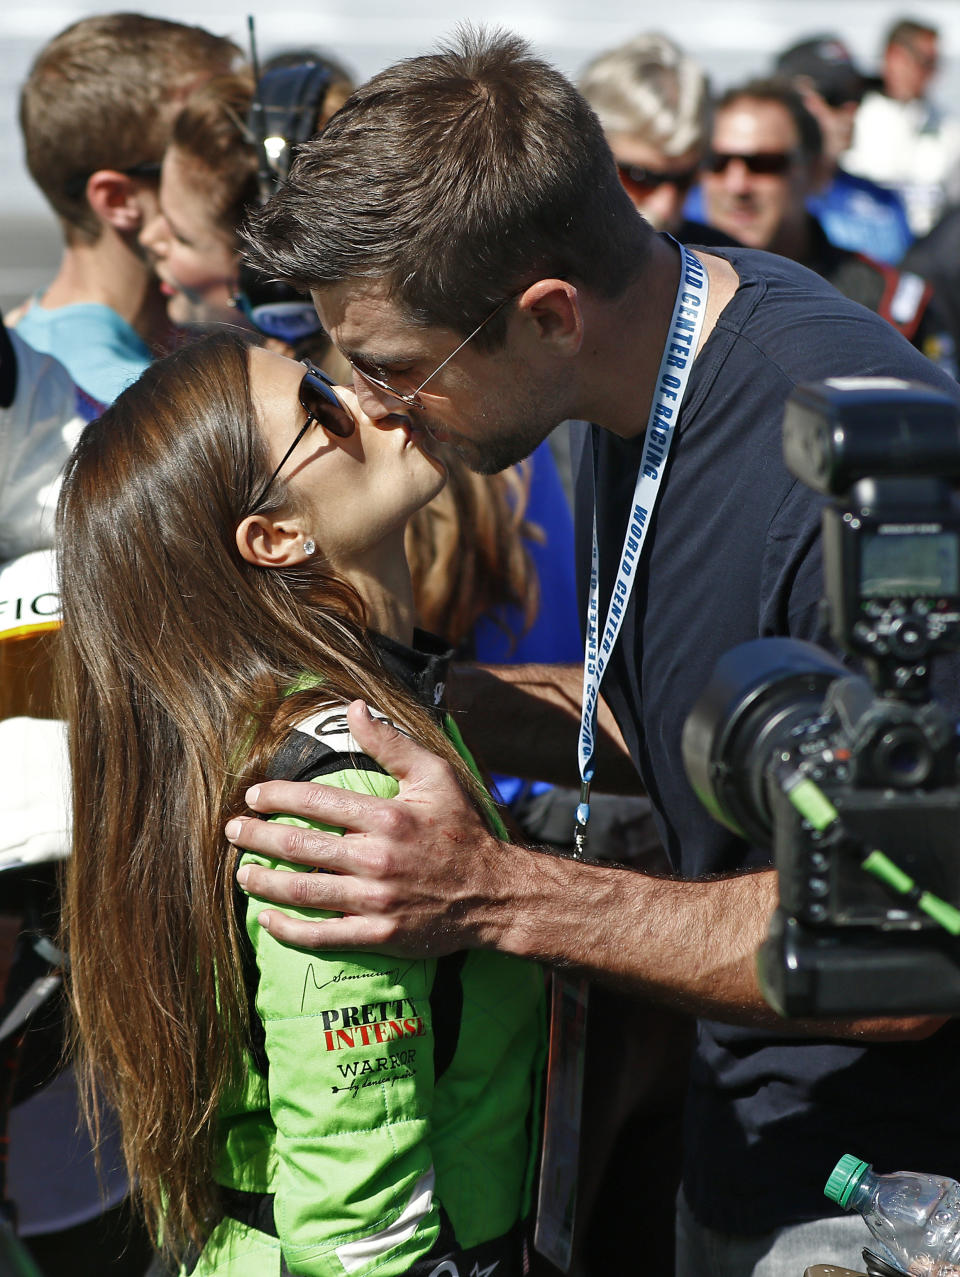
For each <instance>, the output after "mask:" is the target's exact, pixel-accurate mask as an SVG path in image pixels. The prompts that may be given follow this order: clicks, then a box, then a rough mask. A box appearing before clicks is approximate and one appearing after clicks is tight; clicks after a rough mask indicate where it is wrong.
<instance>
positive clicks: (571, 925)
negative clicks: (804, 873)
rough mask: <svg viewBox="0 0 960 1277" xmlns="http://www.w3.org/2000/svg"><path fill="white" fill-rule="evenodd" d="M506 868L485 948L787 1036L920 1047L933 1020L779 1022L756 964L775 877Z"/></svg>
mask: <svg viewBox="0 0 960 1277" xmlns="http://www.w3.org/2000/svg"><path fill="white" fill-rule="evenodd" d="M518 856H522V857H523V858H522V860H521V859H519V858H518V859H517V860H516V861H514V862H513V863H512V864H511V863H510V856H509V853H506V852H505V854H504V859H503V864H504V867H506V868H507V873H506V875H505V876H504V877H503V878H502V879H501V890H502V891H503V893H504V894H503V897H502V898H501V899H500V900H499V901H498V902H497V905H496V907H495V909H494V910H493V911H492V914H491V918H490V926H489V929H488V930H484V931H482V932H481V936H482V941H481V942H482V943H484V944H488V943H489V944H491V945H492V946H494V947H496V948H499V949H505V950H507V951H509V952H512V953H515V954H518V955H520V956H523V957H527V958H533V959H536V960H538V961H541V962H545V963H547V964H549V965H551V966H554V967H558V968H560V969H570V970H572V971H576V972H578V973H580V974H583V975H585V976H587V977H588V978H590V979H594V980H598V981H600V982H602V983H605V984H614V985H616V986H618V987H620V988H623V989H624V990H625V991H628V992H631V993H635V994H639V995H642V996H645V997H649V998H651V999H653V1000H655V1001H657V1002H661V1003H665V1004H668V1005H671V1006H674V1007H677V1008H680V1009H682V1010H685V1011H688V1012H690V1013H692V1014H694V1015H697V1016H700V1017H703V1018H706V1019H715V1020H720V1021H724V1022H727V1023H733V1024H747V1025H757V1026H760V1027H766V1028H771V1029H775V1030H776V1031H778V1032H781V1033H785V1034H793V1033H796V1034H798V1035H810V1034H817V1035H820V1034H823V1035H827V1036H836V1037H851V1038H863V1039H870V1040H884V1039H888V1038H889V1039H902V1038H904V1037H915V1036H916V1037H920V1036H925V1035H926V1034H927V1033H930V1032H932V1031H934V1030H935V1029H936V1028H937V1027H938V1026H939V1024H940V1023H941V1022H942V1021H941V1020H940V1019H939V1018H932V1017H923V1018H920V1017H916V1018H905V1017H904V1018H900V1019H896V1020H893V1019H889V1020H888V1019H874V1020H866V1019H864V1020H835V1021H822V1020H821V1021H812V1020H811V1021H800V1020H792V1021H791V1020H784V1019H782V1018H781V1017H780V1016H778V1015H777V1013H776V1012H775V1011H774V1010H773V1009H772V1008H771V1007H770V1006H769V1005H768V1004H767V1003H766V1002H765V1001H764V998H763V995H762V993H761V991H760V985H759V981H758V978H757V966H756V954H757V950H758V949H759V947H760V944H761V942H762V941H763V939H764V937H765V936H766V933H767V928H768V925H769V921H770V918H771V915H772V913H773V910H774V908H775V907H776V903H777V879H776V874H775V873H774V872H773V870H763V871H760V872H754V873H744V874H740V875H737V876H736V877H730V878H717V879H711V880H709V881H703V882H684V881H678V880H674V879H669V878H656V877H651V876H648V875H646V874H642V873H635V872H632V871H629V870H623V869H613V868H608V867H607V866H602V865H597V864H591V863H583V862H579V861H575V860H569V859H561V858H557V857H553V856H547V855H543V854H539V853H536V852H534V851H529V850H528V851H524V852H522V853H518Z"/></svg>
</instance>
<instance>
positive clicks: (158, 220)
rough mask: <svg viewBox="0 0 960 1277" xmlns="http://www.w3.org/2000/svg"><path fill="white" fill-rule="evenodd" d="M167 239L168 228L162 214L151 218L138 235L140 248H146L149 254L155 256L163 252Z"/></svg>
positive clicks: (168, 237) (168, 235)
mask: <svg viewBox="0 0 960 1277" xmlns="http://www.w3.org/2000/svg"><path fill="white" fill-rule="evenodd" d="M169 239H170V227H169V226H168V225H167V219H166V218H165V217H164V215H163V214H162V213H157V214H156V215H155V216H154V217H151V218H150V220H149V222H147V224H146V225H145V226H144V227H143V229H142V230H141V232H140V235H139V240H140V245H141V247H143V248H148V249H149V250H150V251H151V253H157V254H160V253H163V252H164V251H165V249H166V246H167V243H168V241H169Z"/></svg>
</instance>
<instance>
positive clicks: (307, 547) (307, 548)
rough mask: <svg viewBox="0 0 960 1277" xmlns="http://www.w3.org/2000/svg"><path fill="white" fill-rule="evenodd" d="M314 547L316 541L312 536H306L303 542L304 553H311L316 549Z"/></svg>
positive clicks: (315, 546)
mask: <svg viewBox="0 0 960 1277" xmlns="http://www.w3.org/2000/svg"><path fill="white" fill-rule="evenodd" d="M316 548H317V543H316V541H314V539H313V537H307V539H306V541H304V543H303V552H304V554H313V553H314V552H315V551H316Z"/></svg>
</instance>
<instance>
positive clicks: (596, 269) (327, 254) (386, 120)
mask: <svg viewBox="0 0 960 1277" xmlns="http://www.w3.org/2000/svg"><path fill="white" fill-rule="evenodd" d="M650 234H651V232H650V231H649V228H648V227H647V226H646V224H645V223H644V222H643V221H642V219H641V218H640V217H639V216H638V214H637V212H636V210H635V209H634V207H633V205H632V204H631V202H630V199H629V196H628V195H627V194H626V192H625V191H624V190H623V187H622V186H621V184H620V180H619V178H618V177H617V172H616V168H615V166H614V163H613V157H612V156H611V154H610V150H609V147H608V146H607V144H606V141H605V139H604V136H603V132H602V130H601V128H600V125H599V122H598V120H597V118H596V116H595V115H594V114H593V112H592V111H591V109H590V107H589V106H588V105H587V103H586V102H585V101H584V99H583V98H582V97H581V96H580V94H579V93H578V92H577V91H576V89H575V88H574V87H573V85H572V84H570V82H569V81H568V80H566V79H565V78H564V77H563V76H562V75H561V74H560V73H559V72H558V71H556V70H554V69H553V68H552V67H550V66H548V65H547V64H546V63H544V62H541V61H539V60H538V59H537V58H535V57H533V56H532V54H531V52H530V50H529V48H528V47H527V45H526V44H525V43H524V42H523V41H522V40H521V39H519V37H516V36H511V35H505V34H503V33H499V32H497V33H492V34H486V33H484V32H477V31H474V30H472V29H470V28H467V29H466V30H464V31H462V32H461V33H460V35H459V37H458V39H457V41H456V42H455V44H454V45H453V46H451V47H449V48H444V49H441V50H440V51H439V52H438V53H435V54H430V55H427V56H424V57H418V58H411V59H409V60H406V61H403V62H399V63H397V64H396V65H395V66H392V67H389V68H388V69H387V70H385V71H383V72H381V73H380V74H379V75H377V76H375V77H374V78H373V79H372V80H370V81H369V82H368V83H367V84H365V85H363V86H361V88H360V89H359V90H358V91H357V92H356V93H355V94H354V95H353V96H352V97H351V98H350V99H349V100H348V101H347V103H346V104H345V105H344V106H343V107H342V108H341V110H340V111H338V112H337V114H336V115H335V116H334V117H333V119H332V120H331V121H330V123H329V124H328V125H327V127H326V128H325V129H324V130H323V132H322V133H321V134H320V135H319V136H318V137H316V138H314V139H312V140H311V141H309V142H307V143H305V144H304V145H303V146H302V147H301V148H300V150H299V151H298V153H297V157H296V159H295V160H294V163H293V166H292V169H291V173H290V178H289V181H288V182H287V183H286V184H285V186H284V187H282V188H281V190H280V191H279V192H278V193H277V194H276V195H275V196H274V197H273V199H272V200H271V201H270V202H269V203H268V204H267V205H266V206H265V207H264V208H262V209H260V210H258V211H257V212H256V213H255V214H254V215H253V217H252V218H251V221H250V223H249V225H248V228H247V232H246V238H247V242H248V245H249V250H250V254H251V256H252V257H253V259H254V260H255V261H256V262H257V264H258V265H261V266H262V267H264V268H265V269H266V270H268V271H269V272H270V273H271V274H273V275H275V276H276V277H278V278H280V279H283V280H285V281H287V282H289V283H292V284H295V285H296V286H297V287H300V288H307V289H323V288H325V287H329V286H331V285H335V284H340V283H343V282H344V281H347V280H352V279H377V280H380V281H383V283H384V284H385V285H386V286H387V288H388V289H389V295H390V296H391V297H392V298H393V299H394V300H395V301H397V302H398V303H399V304H400V305H401V306H402V307H403V309H404V311H405V312H406V314H407V316H408V317H409V319H410V321H411V322H413V323H419V324H424V325H439V326H443V327H449V328H452V329H454V330H456V331H459V332H461V333H466V332H469V331H470V330H471V329H472V328H475V327H476V326H477V325H478V324H479V323H480V322H481V321H482V320H483V319H484V318H485V317H486V316H487V315H488V314H489V312H490V311H491V310H492V309H493V307H494V306H495V305H496V304H497V302H499V301H502V300H503V299H504V298H505V297H508V296H509V295H510V294H512V293H514V292H516V291H517V290H519V289H520V288H521V287H523V286H525V285H527V284H530V283H532V282H534V281H535V280H537V279H540V278H544V277H548V276H554V277H562V278H566V279H569V280H570V281H571V282H574V283H580V284H583V285H585V286H587V287H588V288H590V289H591V290H593V291H595V292H597V293H598V294H600V295H602V296H610V297H612V296H617V295H618V294H619V293H620V292H622V291H623V289H624V288H625V287H626V286H627V284H628V283H629V282H630V280H631V278H633V277H634V276H635V275H636V274H637V273H638V271H639V270H640V269H641V267H642V265H643V262H644V259H645V256H646V250H647V248H648V245H649V242H650V241H649V236H650ZM491 330H492V331H491ZM503 331H504V324H503V322H502V320H500V318H499V317H497V319H495V320H494V321H493V322H492V323H491V324H489V325H488V326H487V327H486V328H484V330H483V331H482V332H481V333H480V334H479V336H478V337H477V342H478V344H480V343H483V344H485V345H486V346H487V347H488V348H489V347H490V346H492V345H494V344H496V343H497V342H498V341H499V340H501V339H502V334H503Z"/></svg>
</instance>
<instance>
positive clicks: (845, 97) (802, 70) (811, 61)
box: [776, 35, 864, 105]
mask: <svg viewBox="0 0 960 1277" xmlns="http://www.w3.org/2000/svg"><path fill="white" fill-rule="evenodd" d="M776 71H777V74H778V75H785V76H790V77H793V76H801V75H803V76H807V77H809V79H811V80H812V81H813V86H814V88H815V89H816V90H817V92H818V93H819V94H820V95H821V97H823V98H825V99H826V100H827V101H828V102H829V103H830V104H831V105H839V104H840V103H841V102H857V101H859V100H860V98H861V97H862V96H863V87H864V80H863V76H862V75H861V74H860V72H859V71H858V70H857V68H856V65H855V64H854V61H853V58H852V56H851V54H850V50H849V49H848V48H847V46H846V45H845V44H844V42H843V41H842V40H840V39H838V38H837V37H836V36H832V35H823V36H816V37H815V38H814V39H812V40H802V41H801V42H800V43H799V44H794V45H791V46H790V48H789V49H785V50H784V52H783V53H781V54H780V56H779V57H778V58H777V61H776Z"/></svg>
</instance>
